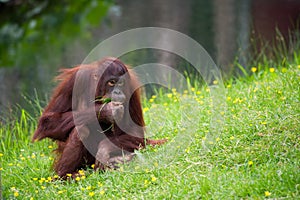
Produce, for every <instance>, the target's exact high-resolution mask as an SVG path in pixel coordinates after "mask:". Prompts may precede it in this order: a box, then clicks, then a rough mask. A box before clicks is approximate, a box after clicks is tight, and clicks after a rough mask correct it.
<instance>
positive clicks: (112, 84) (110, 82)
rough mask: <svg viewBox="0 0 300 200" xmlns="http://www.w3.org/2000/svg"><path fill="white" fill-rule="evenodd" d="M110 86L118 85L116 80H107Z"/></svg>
mask: <svg viewBox="0 0 300 200" xmlns="http://www.w3.org/2000/svg"><path fill="white" fill-rule="evenodd" d="M107 84H108V86H110V87H114V86H115V85H116V81H115V80H110V81H108V82H107Z"/></svg>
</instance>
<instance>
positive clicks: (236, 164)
mask: <svg viewBox="0 0 300 200" xmlns="http://www.w3.org/2000/svg"><path fill="white" fill-rule="evenodd" d="M299 64H300V55H298V54H296V53H295V56H294V59H293V60H292V61H291V62H290V63H288V62H287V61H285V65H284V66H281V65H280V63H278V64H277V65H276V68H275V71H273V65H272V66H268V65H266V63H264V64H261V65H259V66H256V68H258V69H257V71H255V72H251V71H249V72H247V73H248V76H246V77H244V78H237V79H231V80H229V81H227V82H226V84H225V87H226V92H227V94H226V100H225V101H226V104H227V108H226V112H224V113H221V114H222V115H223V117H224V127H219V128H220V130H219V133H218V135H215V136H214V137H212V138H213V140H212V141H211V140H210V141H208V137H207V134H209V133H211V129H210V128H211V121H210V120H211V119H212V111H211V99H210V93H209V90H208V88H207V87H205V86H203V87H200V86H197V87H194V88H193V87H190V88H188V90H187V91H184V93H183V94H179V93H178V92H177V91H175V90H170V91H169V93H164V92H160V91H158V92H157V95H155V96H153V97H152V98H151V99H149V100H144V102H143V104H144V113H145V117H146V122H147V124H148V129H147V130H148V131H147V134H148V135H149V136H151V137H152V138H168V139H169V142H168V144H166V145H164V146H162V147H158V148H150V147H149V148H147V149H145V150H143V151H141V152H139V153H138V156H137V157H136V159H135V161H133V162H131V163H129V164H126V165H124V166H122V167H121V168H120V169H119V170H115V171H107V172H105V173H94V172H92V170H90V169H89V170H86V171H84V173H85V174H86V176H84V178H83V179H81V180H79V181H71V182H65V181H60V180H58V181H50V179H51V177H53V176H54V175H55V174H54V172H53V170H51V168H50V166H51V164H52V162H53V156H54V155H53V154H52V153H51V152H52V150H53V149H54V148H55V144H54V143H53V142H51V141H50V140H44V141H41V142H38V143H31V142H30V136H31V135H32V133H33V132H34V129H35V127H36V119H35V117H34V118H33V117H31V116H29V115H28V114H27V113H26V112H25V111H24V110H23V111H22V112H21V115H20V117H19V119H16V120H14V121H12V122H11V123H8V124H4V125H2V127H1V128H0V138H1V141H0V163H1V164H0V168H1V171H0V172H1V178H2V179H1V184H2V195H3V197H4V198H5V199H14V198H15V199H264V198H284V199H300V125H299V124H300V65H299ZM263 65H264V66H263Z"/></svg>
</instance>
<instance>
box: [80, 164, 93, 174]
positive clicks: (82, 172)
mask: <svg viewBox="0 0 300 200" xmlns="http://www.w3.org/2000/svg"><path fill="white" fill-rule="evenodd" d="M94 167H95V166H94ZM78 174H79V175H84V171H83V170H79V171H78Z"/></svg>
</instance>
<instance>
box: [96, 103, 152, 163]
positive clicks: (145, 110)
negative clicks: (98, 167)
mask: <svg viewBox="0 0 300 200" xmlns="http://www.w3.org/2000/svg"><path fill="white" fill-rule="evenodd" d="M148 110H149V108H148V107H146V108H143V112H144V113H145V112H147V111H148ZM94 166H95V165H94Z"/></svg>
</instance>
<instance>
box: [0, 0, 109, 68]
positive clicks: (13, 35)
mask: <svg viewBox="0 0 300 200" xmlns="http://www.w3.org/2000/svg"><path fill="white" fill-rule="evenodd" d="M111 4H112V2H111V1H110V0H101V1H100V0H92V1H91V0H77V1H67V0H65V1H58V0H23V1H17V0H1V1H0V13H1V14H0V18H1V21H0V67H10V66H19V67H23V66H30V65H36V64H38V63H40V62H42V60H43V58H44V57H47V56H49V55H51V59H60V56H61V54H62V52H63V51H64V47H65V46H66V45H68V44H69V43H70V42H72V41H73V40H74V39H75V38H78V37H80V39H86V40H89V39H90V38H91V31H89V30H91V28H93V27H95V26H97V25H99V24H100V22H101V19H102V18H103V17H104V16H105V15H106V13H107V11H108V8H109V7H110V5H111Z"/></svg>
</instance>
